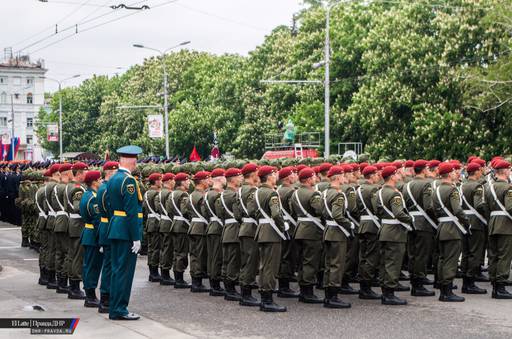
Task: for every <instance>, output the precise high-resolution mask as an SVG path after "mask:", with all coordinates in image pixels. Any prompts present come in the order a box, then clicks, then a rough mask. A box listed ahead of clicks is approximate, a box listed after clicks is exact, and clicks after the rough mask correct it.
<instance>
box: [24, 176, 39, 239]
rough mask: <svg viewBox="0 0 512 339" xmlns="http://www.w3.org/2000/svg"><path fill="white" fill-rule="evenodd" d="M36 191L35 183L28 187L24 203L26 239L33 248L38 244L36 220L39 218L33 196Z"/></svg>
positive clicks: (37, 187)
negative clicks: (25, 210)
mask: <svg viewBox="0 0 512 339" xmlns="http://www.w3.org/2000/svg"><path fill="white" fill-rule="evenodd" d="M38 189H39V185H38V184H37V183H35V182H34V183H32V184H31V185H30V188H29V192H28V198H27V202H26V209H27V210H28V212H27V214H28V215H27V221H26V222H27V224H28V237H29V239H30V244H31V245H35V246H37V244H39V230H38V229H37V219H38V217H39V210H38V209H37V206H36V202H35V195H36V192H37V190H38ZM36 248H37V247H36Z"/></svg>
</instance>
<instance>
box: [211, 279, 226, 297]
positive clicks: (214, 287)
mask: <svg viewBox="0 0 512 339" xmlns="http://www.w3.org/2000/svg"><path fill="white" fill-rule="evenodd" d="M225 295H226V291H225V290H224V289H223V288H222V287H220V280H216V279H210V296H212V297H223V296H225Z"/></svg>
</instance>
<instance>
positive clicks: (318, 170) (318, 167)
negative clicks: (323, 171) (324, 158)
mask: <svg viewBox="0 0 512 339" xmlns="http://www.w3.org/2000/svg"><path fill="white" fill-rule="evenodd" d="M311 169H312V170H313V171H314V172H315V173H316V174H318V173H320V166H314V167H312V168H311Z"/></svg>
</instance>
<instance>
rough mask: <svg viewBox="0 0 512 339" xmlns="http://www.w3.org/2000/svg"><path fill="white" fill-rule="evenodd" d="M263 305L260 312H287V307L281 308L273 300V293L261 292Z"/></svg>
mask: <svg viewBox="0 0 512 339" xmlns="http://www.w3.org/2000/svg"><path fill="white" fill-rule="evenodd" d="M260 295H261V304H260V311H262V312H286V307H285V306H280V305H278V304H276V303H274V300H273V299H272V291H267V292H263V291H262V292H260Z"/></svg>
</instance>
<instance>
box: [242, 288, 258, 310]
mask: <svg viewBox="0 0 512 339" xmlns="http://www.w3.org/2000/svg"><path fill="white" fill-rule="evenodd" d="M241 292H242V300H240V306H261V303H260V302H259V301H258V299H256V298H255V297H253V296H252V289H251V286H242V287H241Z"/></svg>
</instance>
